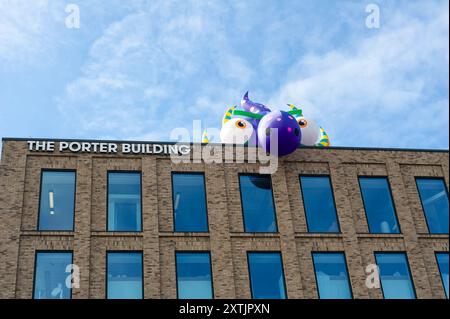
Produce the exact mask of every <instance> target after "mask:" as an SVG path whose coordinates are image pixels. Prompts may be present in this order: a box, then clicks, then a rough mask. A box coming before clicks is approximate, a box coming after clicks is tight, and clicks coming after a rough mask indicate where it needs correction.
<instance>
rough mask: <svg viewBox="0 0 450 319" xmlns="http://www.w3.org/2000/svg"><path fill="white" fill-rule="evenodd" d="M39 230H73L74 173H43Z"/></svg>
mask: <svg viewBox="0 0 450 319" xmlns="http://www.w3.org/2000/svg"><path fill="white" fill-rule="evenodd" d="M41 183H42V184H41V196H40V201H41V202H40V205H39V230H73V212H74V205H75V172H58V171H43V172H42V181H41Z"/></svg>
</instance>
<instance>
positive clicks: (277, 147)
mask: <svg viewBox="0 0 450 319" xmlns="http://www.w3.org/2000/svg"><path fill="white" fill-rule="evenodd" d="M299 112H301V111H300V110H291V111H289V112H285V111H271V110H270V109H269V108H268V107H267V106H265V105H263V104H260V103H255V102H252V101H251V100H250V99H249V97H248V92H247V93H245V95H244V97H243V98H242V101H241V107H240V108H236V107H232V108H230V109H229V110H228V111H227V112H226V113H225V116H224V118H223V124H222V130H221V133H220V137H221V140H222V142H223V143H245V144H249V145H260V146H261V147H262V148H263V149H264V150H265V151H266V152H267V153H271V154H273V155H278V156H284V155H288V154H290V153H292V152H293V151H295V150H296V149H297V147H298V146H299V145H300V141H301V130H300V126H299V124H298V122H297V120H296V119H295V117H294V115H295V114H297V113H299Z"/></svg>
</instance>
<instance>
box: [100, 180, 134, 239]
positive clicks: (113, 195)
mask: <svg viewBox="0 0 450 319" xmlns="http://www.w3.org/2000/svg"><path fill="white" fill-rule="evenodd" d="M108 230H109V231H140V230H141V174H140V173H137V172H136V173H134V172H133V173H127V172H109V173H108Z"/></svg>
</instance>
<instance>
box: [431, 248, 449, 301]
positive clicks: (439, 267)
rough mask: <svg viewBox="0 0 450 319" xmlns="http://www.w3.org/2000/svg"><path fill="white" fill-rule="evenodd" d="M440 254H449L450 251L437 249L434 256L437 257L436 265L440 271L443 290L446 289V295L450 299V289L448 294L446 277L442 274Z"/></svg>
mask: <svg viewBox="0 0 450 319" xmlns="http://www.w3.org/2000/svg"><path fill="white" fill-rule="evenodd" d="M439 254H446V255H449V252H448V251H435V252H434V258H435V259H436V266H437V268H438V271H439V277H440V280H441V284H442V290H443V291H444V296H445V297H447V299H449V298H450V291H449V292H448V294H447V291H446V290H445V283H444V278H443V276H442V272H441V266H440V265H439V260H438V255H439Z"/></svg>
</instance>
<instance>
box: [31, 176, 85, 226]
mask: <svg viewBox="0 0 450 319" xmlns="http://www.w3.org/2000/svg"><path fill="white" fill-rule="evenodd" d="M44 172H56V173H57V172H63V173H74V175H75V179H74V186H75V187H74V191H73V213H72V215H73V216H72V218H73V221H72V229H71V230H47V229H40V228H41V227H40V226H41V225H40V219H41V200H42V182H43V177H44ZM76 205H77V170H76V169H59V168H57V169H53V168H41V173H40V181H39V201H38V213H37V222H36V229H37V231H39V232H48V231H51V232H74V231H75V212H76Z"/></svg>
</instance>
